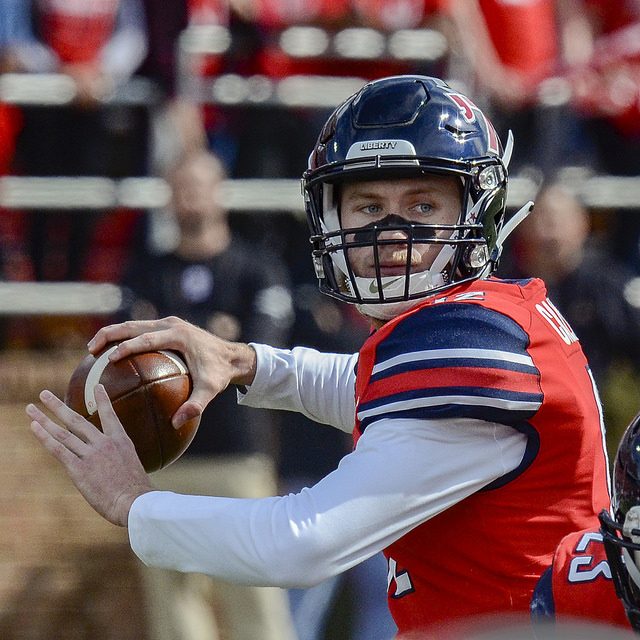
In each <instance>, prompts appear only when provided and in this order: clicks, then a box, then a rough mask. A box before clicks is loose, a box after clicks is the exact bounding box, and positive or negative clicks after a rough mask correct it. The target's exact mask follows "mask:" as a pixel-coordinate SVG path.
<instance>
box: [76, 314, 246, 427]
mask: <svg viewBox="0 0 640 640" xmlns="http://www.w3.org/2000/svg"><path fill="white" fill-rule="evenodd" d="M113 342H117V343H119V345H118V348H117V349H115V350H114V351H113V352H112V353H111V355H110V356H109V358H110V360H112V361H115V360H119V359H121V358H124V357H126V356H129V355H131V354H134V353H144V352H146V351H157V350H159V349H171V350H173V351H178V352H179V353H181V354H182V355H183V357H184V359H185V361H186V363H187V367H188V368H189V372H190V373H191V378H192V380H193V391H192V393H191V396H190V397H189V399H188V400H187V401H186V402H185V403H184V404H183V405H182V406H181V407H179V408H178V410H177V411H176V413H175V414H174V416H173V426H174V427H176V428H178V427H180V426H181V425H183V424H184V423H185V422H187V421H188V420H191V419H192V418H196V417H198V416H200V415H202V412H203V411H204V409H205V407H206V406H207V404H209V402H211V400H212V399H213V398H215V397H216V396H217V395H218V394H219V393H220V392H222V391H224V389H226V388H227V387H228V386H229V385H230V384H238V385H249V384H251V383H252V382H253V378H254V376H255V371H256V354H255V351H254V350H253V349H252V348H251V347H250V346H249V345H246V344H242V343H239V342H229V341H227V340H222V339H221V338H218V337H217V336H215V335H213V334H212V333H209V332H208V331H205V330H204V329H201V328H199V327H196V326H195V325H193V324H190V323H189V322H186V321H184V320H181V319H180V318H176V317H173V316H171V317H168V318H162V319H160V320H130V321H128V322H123V323H121V324H112V325H109V326H106V327H103V328H102V329H100V330H99V331H98V333H96V335H95V336H94V337H93V339H92V340H91V341H90V342H89V344H88V345H87V346H88V348H89V351H90V352H91V353H92V354H94V355H96V354H97V353H99V352H100V351H102V350H103V349H104V348H105V347H106V346H107V344H109V343H113Z"/></svg>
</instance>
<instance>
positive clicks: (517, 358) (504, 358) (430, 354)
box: [372, 349, 534, 375]
mask: <svg viewBox="0 0 640 640" xmlns="http://www.w3.org/2000/svg"><path fill="white" fill-rule="evenodd" d="M462 358H468V359H472V360H476V359H478V360H497V361H501V362H513V363H515V364H523V365H526V366H529V367H533V366H534V365H533V360H532V359H531V357H530V356H528V355H525V354H521V353H512V352H510V351H498V350H496V349H430V350H427V351H413V352H409V353H401V354H399V355H397V356H393V357H392V358H389V359H388V360H384V361H383V362H378V364H376V365H375V366H374V367H373V372H372V375H375V374H377V373H380V372H381V371H384V370H385V369H390V368H391V367H395V366H397V365H399V364H406V363H407V362H420V361H421V360H439V359H443V360H446V359H462Z"/></svg>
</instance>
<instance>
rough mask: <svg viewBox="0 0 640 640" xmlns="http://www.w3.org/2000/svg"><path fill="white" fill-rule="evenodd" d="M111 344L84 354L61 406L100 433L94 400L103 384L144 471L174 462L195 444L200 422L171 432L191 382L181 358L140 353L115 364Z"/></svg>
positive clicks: (191, 421) (188, 392) (170, 354)
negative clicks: (96, 353)
mask: <svg viewBox="0 0 640 640" xmlns="http://www.w3.org/2000/svg"><path fill="white" fill-rule="evenodd" d="M116 346H117V345H109V346H108V347H107V348H106V349H105V350H104V351H103V352H102V353H100V354H98V356H97V357H94V356H92V355H88V356H86V357H85V358H84V359H83V360H82V362H80V364H79V365H78V367H77V368H76V369H75V371H74V372H73V374H72V375H71V379H70V380H69V385H68V387H67V392H66V394H65V399H64V401H65V403H66V404H67V406H69V407H71V408H72V409H73V410H74V411H76V412H77V413H79V414H80V415H82V416H84V417H85V418H87V420H89V421H90V422H91V423H92V424H94V425H95V426H96V427H97V428H98V429H100V418H99V416H98V409H97V405H96V401H95V396H94V389H95V386H96V384H98V383H100V384H102V385H104V388H105V390H106V392H107V394H108V395H109V398H110V399H111V403H112V404H113V408H114V410H115V412H116V415H117V416H118V418H119V419H120V422H122V425H123V426H124V429H125V431H126V432H127V434H128V435H129V437H130V438H131V440H132V441H133V444H134V445H135V448H136V452H137V454H138V457H139V458H140V461H141V462H142V465H143V467H144V468H145V470H146V471H147V472H148V473H151V472H153V471H158V470H159V469H162V468H164V467H166V466H167V465H169V464H171V463H172V462H174V461H175V460H177V459H178V458H179V457H180V456H181V455H182V454H183V453H184V452H185V451H186V449H187V447H188V446H189V444H190V443H191V441H192V440H193V438H194V436H195V434H196V431H197V429H198V426H199V424H200V419H199V418H195V419H193V420H189V421H188V422H187V423H186V424H184V425H182V426H181V427H180V428H179V429H174V428H173V426H172V424H171V418H172V416H173V414H174V413H175V412H176V410H177V409H178V407H179V406H180V405H181V404H183V403H184V402H185V401H186V400H187V398H188V397H189V395H190V393H191V390H192V380H191V376H190V374H189V371H188V369H187V366H186V364H185V362H184V360H183V359H182V357H181V356H180V355H179V354H178V353H175V352H173V351H153V352H149V353H139V354H135V355H132V356H129V357H128V358H124V359H123V360H119V361H118V362H110V361H109V354H110V353H111V352H112V351H113V350H114V349H115V348H116Z"/></svg>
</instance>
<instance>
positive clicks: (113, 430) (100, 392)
mask: <svg viewBox="0 0 640 640" xmlns="http://www.w3.org/2000/svg"><path fill="white" fill-rule="evenodd" d="M94 391H95V397H96V404H97V405H98V415H99V416H100V424H101V425H102V432H103V433H104V435H106V436H109V437H112V436H121V435H124V436H126V437H127V438H128V437H129V436H128V435H127V432H126V431H125V430H124V427H123V426H122V423H121V422H120V419H119V418H118V416H117V415H116V412H115V411H114V409H113V405H112V404H111V400H110V399H109V396H108V395H107V392H106V390H105V388H104V386H103V385H101V384H98V385H96V387H95V390H94Z"/></svg>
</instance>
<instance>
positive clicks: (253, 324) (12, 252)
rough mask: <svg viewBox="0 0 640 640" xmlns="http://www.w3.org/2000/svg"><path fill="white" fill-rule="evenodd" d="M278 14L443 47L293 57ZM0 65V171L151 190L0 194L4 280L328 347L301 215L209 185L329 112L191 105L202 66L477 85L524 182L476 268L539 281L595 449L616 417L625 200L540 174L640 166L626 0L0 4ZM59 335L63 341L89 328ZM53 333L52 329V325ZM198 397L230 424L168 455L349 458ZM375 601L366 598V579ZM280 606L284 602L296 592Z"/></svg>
mask: <svg viewBox="0 0 640 640" xmlns="http://www.w3.org/2000/svg"><path fill="white" fill-rule="evenodd" d="M214 26H220V27H224V28H225V29H226V30H227V33H228V34H229V41H228V46H226V47H223V48H222V49H223V50H221V51H214V48H211V50H209V51H207V50H205V49H204V48H201V50H197V49H194V48H193V46H188V45H186V44H185V42H186V40H185V39H184V37H183V36H184V34H186V33H187V32H188V30H190V31H192V32H197V30H198V28H204V27H214ZM293 26H308V27H317V28H319V29H321V30H323V31H324V32H325V33H326V34H328V35H329V36H335V35H336V34H339V33H340V34H341V35H342V38H343V40H342V43H343V47H346V48H347V49H348V47H349V44H350V43H351V44H352V45H353V46H354V47H355V46H356V45H357V38H358V34H357V32H354V31H348V30H349V29H351V28H366V29H369V30H375V32H377V33H378V34H379V35H380V36H381V37H382V38H383V40H382V42H389V41H390V39H391V38H392V36H394V35H397V34H399V33H403V32H404V30H416V29H427V30H430V32H432V33H433V34H437V35H439V36H440V37H441V38H442V41H443V42H444V43H445V46H444V47H443V48H442V51H441V53H440V54H438V55H430V56H424V57H422V58H421V57H420V56H415V55H414V56H410V57H406V56H403V54H402V49H401V48H400V50H398V49H397V48H396V49H394V50H393V51H394V54H395V55H392V54H391V53H389V51H391V49H390V48H385V47H381V49H380V52H378V53H377V54H375V55H372V57H366V55H365V56H362V57H360V58H357V57H349V56H347V55H344V53H340V52H337V51H336V49H332V48H329V49H327V51H326V52H325V53H316V54H315V55H309V56H307V57H297V56H294V55H293V54H291V53H289V52H287V50H286V48H285V47H283V46H282V41H281V39H280V36H281V34H282V32H283V31H284V30H285V29H287V28H289V27H293ZM203 33H204V32H203ZM306 37H311V36H310V35H309V34H308V35H307V36H306ZM0 72H2V74H3V75H2V76H0V175H2V176H40V177H55V176H101V177H107V178H112V179H120V178H126V177H132V176H139V177H142V176H154V177H160V178H164V179H165V180H166V181H167V183H168V184H169V185H170V187H171V190H172V196H171V198H170V201H169V203H168V204H167V206H166V208H165V209H163V210H161V211H156V210H153V211H141V210H131V209H126V208H122V207H118V208H115V209H110V210H108V211H104V210H87V211H78V210H73V211H69V210H64V209H59V208H48V207H44V206H43V207H42V208H40V209H36V208H32V209H29V210H24V211H19V210H11V209H8V208H6V207H2V203H1V202H0V208H1V211H0V243H1V244H0V246H1V247H2V249H1V250H2V255H1V258H2V260H1V263H0V268H1V270H2V273H1V275H2V278H3V279H4V280H8V281H13V280H21V281H41V282H44V281H92V282H116V283H119V284H122V285H124V286H126V287H127V291H128V292H129V293H128V298H127V300H128V304H127V306H126V308H125V309H123V311H122V315H124V316H126V317H135V318H150V317H156V316H160V315H167V314H176V315H181V316H183V317H187V318H189V319H190V320H192V321H193V322H195V323H197V324H199V325H201V326H204V327H207V328H209V329H212V330H213V331H215V332H216V333H218V334H219V335H222V336H223V337H225V338H228V339H240V340H243V341H251V340H255V341H266V342H270V343H271V344H274V345H280V346H286V345H291V344H297V345H306V346H311V347H317V348H319V349H322V350H334V351H340V352H346V351H353V350H356V349H358V348H359V346H360V343H361V341H362V339H363V337H364V336H365V335H366V333H367V327H366V326H365V324H364V321H363V320H362V319H360V317H359V316H358V315H357V314H356V313H355V312H352V310H350V309H348V308H345V307H344V306H339V305H338V304H334V303H333V302H332V301H331V300H330V299H328V298H322V297H321V296H320V294H319V293H318V291H317V287H316V284H315V277H314V274H313V271H312V266H311V261H310V259H309V245H308V242H307V235H308V232H307V230H306V223H305V222H304V220H302V218H301V217H294V216H292V215H291V214H289V213H286V212H282V211H273V212H270V214H265V213H262V212H251V211H245V212H238V211H234V212H232V213H229V212H227V211H225V208H224V202H221V196H220V188H219V187H220V183H221V182H222V181H223V180H224V179H231V180H233V179H239V178H274V179H277V178H298V177H299V176H300V175H301V173H302V171H303V170H304V169H305V165H306V160H307V156H308V154H309V152H310V150H311V149H312V147H313V143H314V142H315V137H316V135H317V131H318V129H319V126H320V123H322V122H323V121H324V120H325V119H326V117H327V115H328V113H329V111H330V109H329V108H327V107H323V106H320V107H310V106H305V107H298V106H296V107H293V106H286V105H283V104H276V103H274V102H273V101H270V102H267V103H261V102H260V101H259V100H251V99H250V97H249V99H248V100H246V101H244V102H240V103H236V104H225V103H224V101H220V100H218V101H212V100H209V99H208V98H207V96H210V95H212V92H211V90H210V86H211V83H212V82H214V81H215V80H216V79H217V78H220V77H222V76H224V75H225V74H236V75H238V76H240V77H244V78H255V77H258V76H264V77H266V78H268V79H270V80H272V81H278V80H283V79H286V78H288V77H291V76H298V75H305V76H306V75H310V76H339V77H356V78H361V79H362V80H363V81H365V80H367V79H374V78H376V77H381V76H385V75H392V74H403V73H420V74H425V75H436V76H439V77H443V78H445V79H447V80H448V81H449V82H450V83H451V84H452V86H454V87H458V88H459V89H460V90H463V91H464V93H468V94H469V95H472V96H476V97H477V99H478V103H479V106H480V107H482V108H483V109H484V110H485V112H486V113H488V114H489V115H490V117H491V118H492V120H493V122H494V124H495V125H496V128H497V130H498V132H499V134H500V135H501V137H502V138H503V140H505V139H506V134H507V131H508V130H512V131H513V133H514V136H515V151H514V156H513V159H512V163H511V175H512V176H523V177H527V178H530V179H532V180H533V181H534V183H535V184H536V186H537V188H539V189H540V193H539V196H538V201H537V209H538V210H537V211H536V212H535V214H534V215H533V216H532V217H531V220H530V221H529V223H528V224H527V225H526V226H525V225H523V228H522V230H521V231H520V233H519V235H518V237H517V238H516V242H515V243H513V247H514V248H513V249H512V251H511V252H510V254H509V255H507V256H506V257H505V260H504V263H503V265H502V266H501V268H500V270H499V272H498V274H499V275H501V276H503V277H526V276H531V275H541V276H543V277H544V278H545V280H546V281H547V283H548V284H549V285H550V287H551V289H552V292H551V295H552V299H553V300H554V301H556V304H557V306H558V307H559V308H560V309H561V311H563V313H565V314H566V315H567V317H568V319H569V321H570V323H571V324H572V325H573V327H574V328H575V330H576V332H577V333H578V336H579V337H580V339H581V341H582V342H583V344H584V348H585V351H586V352H587V355H588V356H589V358H590V360H591V361H592V363H593V364H594V369H595V374H596V376H597V380H598V382H599V384H600V385H601V388H602V390H603V393H604V396H605V414H606V415H607V417H608V420H609V422H610V423H611V425H612V427H611V431H612V436H611V437H612V443H613V445H612V447H613V446H615V443H617V438H618V436H619V433H620V431H618V430H617V429H618V427H620V428H621V427H622V426H623V425H626V423H627V422H628V420H629V418H630V417H631V416H632V415H634V414H635V413H636V411H637V407H638V405H639V404H640V402H639V401H640V394H639V393H638V392H637V388H638V387H637V380H638V371H640V366H638V362H639V360H638V355H640V354H639V353H638V352H639V351H640V315H639V314H640V249H639V247H638V242H639V238H640V224H639V221H640V217H639V216H640V202H639V203H638V208H637V209H631V210H629V209H626V210H620V211H617V210H615V208H612V207H608V206H603V207H601V208H598V209H596V208H594V207H588V206H587V205H586V202H585V198H584V196H585V194H584V193H581V192H580V190H579V189H578V190H576V189H573V190H572V189H571V187H570V186H569V187H567V185H566V184H561V183H562V179H563V178H566V177H567V176H569V177H570V176H572V175H573V176H575V175H579V176H583V177H584V176H589V175H599V174H604V175H612V176H638V177H640V1H638V0H171V1H167V0H0ZM12 74H21V75H27V74H38V75H39V76H42V74H63V75H65V76H67V77H68V78H70V79H72V81H73V87H74V88H75V90H74V91H73V92H72V93H73V98H72V99H70V101H68V102H65V103H64V104H60V105H51V104H39V103H38V101H37V100H33V101H30V102H29V103H24V102H23V103H16V102H15V101H11V100H10V99H8V98H7V96H6V94H5V93H4V92H3V83H2V78H3V77H7V78H8V77H10V76H11V75H12ZM136 80H144V81H145V82H147V85H145V86H148V87H151V89H152V90H151V91H149V92H148V94H146V95H147V99H144V100H138V101H127V100H126V99H119V97H118V96H122V95H125V94H126V91H125V90H126V88H127V87H129V86H131V84H132V82H134V81H136ZM255 86H256V87H258V85H257V84H256V85H255ZM194 87H195V88H196V89H194ZM2 100H6V101H5V102H2ZM43 102H44V103H46V102H47V101H46V100H44V101H43ZM301 208H302V202H301ZM104 321H105V319H104V318H100V319H99V320H98V322H104ZM80 326H81V329H84V330H85V333H84V334H82V331H81V335H80V336H79V341H78V344H83V343H84V342H83V341H86V339H87V338H88V337H89V336H90V335H91V333H92V329H93V328H94V327H95V325H93V326H92V327H91V328H90V329H87V328H86V325H80ZM55 335H56V336H57V337H59V335H60V334H59V333H58V334H55ZM73 338H74V334H73V331H71V332H70V331H68V327H65V339H67V340H73ZM2 340H3V343H4V346H5V347H30V348H42V347H48V346H51V343H52V338H51V323H50V322H49V323H44V324H42V323H40V324H38V323H37V322H35V321H33V322H31V323H29V322H23V321H18V322H13V323H4V324H3V335H2ZM621 389H622V390H623V391H622V392H621ZM219 405H220V406H219V407H218V408H217V410H215V411H213V414H214V415H213V416H211V417H210V420H211V421H215V420H216V417H214V416H217V419H218V420H219V421H220V422H223V423H226V424H228V425H230V429H215V428H211V429H208V430H205V429H201V432H202V433H203V435H202V436H201V438H200V439H197V440H196V441H194V445H193V450H192V451H191V452H190V455H192V456H193V457H198V456H203V455H206V456H221V455H225V456H227V455H239V454H242V455H245V454H246V455H249V454H251V455H253V454H255V453H260V454H261V455H266V456H267V457H269V458H270V459H272V460H274V461H275V463H276V467H277V470H276V471H275V473H276V475H277V477H278V480H279V482H280V484H281V486H282V487H284V488H286V490H289V489H291V490H297V489H299V488H300V487H301V486H304V484H305V483H308V482H313V481H314V480H316V479H318V478H320V477H322V476H323V475H324V474H325V473H326V472H327V471H329V470H330V469H331V468H332V467H334V466H335V465H337V463H338V461H339V459H340V457H341V456H342V455H343V454H344V452H346V451H347V450H348V447H349V442H347V441H346V440H345V439H344V438H343V435H341V434H339V433H337V432H334V430H329V429H328V430H327V432H326V433H323V430H318V429H317V428H311V427H309V426H308V425H306V424H304V419H302V418H300V417H296V418H295V421H294V418H290V417H287V419H286V420H283V419H281V418H279V417H273V416H269V417H265V415H261V416H258V417H257V416H254V415H249V416H246V415H242V414H239V413H238V408H237V407H235V403H234V402H233V398H232V399H230V398H225V397H222V398H220V400H219ZM220 416H222V417H220ZM265 421H266V423H268V424H263V422H265ZM247 424H250V425H253V426H252V428H250V429H245V430H243V429H238V426H240V425H247ZM231 427H233V428H231ZM300 429H308V434H309V435H308V441H307V445H306V451H305V454H306V455H304V456H301V455H300V452H299V451H297V450H295V449H294V447H293V445H292V444H291V443H292V442H293V437H292V434H293V433H294V431H299V430H300ZM205 432H206V433H207V434H208V437H205V435H204V434H205ZM223 433H225V434H227V436H228V437H227V438H223V437H221V434H223ZM214 436H215V437H214ZM376 570H378V569H375V568H374V569H372V571H376ZM382 571H383V572H384V567H382ZM366 579H367V580H368V578H366ZM382 584H384V577H383V578H382ZM344 588H346V587H344V585H342V586H341V585H338V584H337V583H334V584H332V585H330V586H329V587H327V588H326V589H325V590H324V591H322V590H320V591H318V592H317V593H316V595H315V597H316V600H315V601H314V602H315V604H314V606H311V605H308V604H307V605H306V606H307V608H308V610H314V611H321V610H323V609H322V607H321V606H320V605H319V604H318V603H322V602H323V601H326V602H329V601H330V600H331V599H332V598H334V597H335V592H336V591H337V590H340V589H344ZM375 598H379V604H380V607H382V608H383V609H386V604H385V594H384V592H382V593H381V594H377V595H376V596H375V597H374V598H372V599H373V600H375ZM292 601H293V602H294V605H295V606H294V609H293V611H294V614H295V612H296V608H295V607H302V606H304V602H303V601H304V598H303V597H302V596H300V594H298V597H297V599H296V598H295V597H294V598H293V600H292ZM325 609H326V607H325ZM359 610H360V609H359V608H358V607H354V608H353V611H359ZM371 610H372V611H373V610H380V609H379V608H377V607H376V606H375V605H372V608H371ZM353 611H352V613H351V614H350V615H351V617H350V624H352V626H353V627H354V628H356V627H357V626H358V625H359V624H361V623H359V622H358V621H357V620H356V618H357V616H356V615H355V614H354V613H353ZM294 617H295V615H294ZM348 617H349V616H348ZM369 620H370V622H371V621H373V624H375V625H377V627H378V629H379V630H380V632H381V633H382V631H383V630H385V629H386V627H385V622H384V621H382V622H381V621H379V620H378V619H377V618H376V617H375V616H374V617H371V616H370V617H369ZM329 623H330V622H328V621H327V620H317V621H315V622H314V625H315V626H313V625H311V624H310V623H309V619H308V618H307V620H306V625H305V628H306V629H307V630H308V629H310V628H311V627H313V628H314V629H315V633H316V636H315V637H317V638H320V637H321V633H322V630H323V629H324V628H325V627H326V625H328V624H329ZM385 632H386V631H385ZM371 633H372V631H371V630H370V629H369V630H362V636H361V637H363V638H364V637H366V638H369V639H371V638H374V637H375V636H374V635H371ZM333 637H338V636H337V635H334V636H333ZM352 637H354V638H355V637H356V635H355V632H354V635H353V636H352ZM383 637H384V636H382V635H380V638H383ZM387 637H388V636H387Z"/></svg>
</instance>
